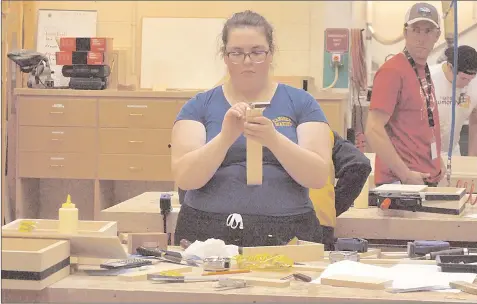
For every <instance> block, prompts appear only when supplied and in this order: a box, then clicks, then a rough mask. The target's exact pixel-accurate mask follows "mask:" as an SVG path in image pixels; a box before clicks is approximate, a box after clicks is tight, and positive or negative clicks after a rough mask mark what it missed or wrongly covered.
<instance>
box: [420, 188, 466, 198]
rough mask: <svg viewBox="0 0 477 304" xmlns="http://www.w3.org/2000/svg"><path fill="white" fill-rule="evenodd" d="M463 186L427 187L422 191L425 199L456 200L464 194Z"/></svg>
mask: <svg viewBox="0 0 477 304" xmlns="http://www.w3.org/2000/svg"><path fill="white" fill-rule="evenodd" d="M465 190H466V189H465V188H455V187H429V188H427V189H426V191H425V192H424V197H425V199H426V201H458V200H460V199H461V198H462V197H463V196H464V195H465V192H466V191H465Z"/></svg>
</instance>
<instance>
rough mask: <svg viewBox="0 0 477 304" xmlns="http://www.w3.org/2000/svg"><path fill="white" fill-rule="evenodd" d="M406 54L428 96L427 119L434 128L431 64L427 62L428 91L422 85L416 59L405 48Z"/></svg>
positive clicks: (422, 88)
mask: <svg viewBox="0 0 477 304" xmlns="http://www.w3.org/2000/svg"><path fill="white" fill-rule="evenodd" d="M404 54H405V55H406V57H407V60H408V61H409V63H410V64H411V66H412V68H413V69H414V72H416V77H417V80H418V81H419V86H420V87H421V91H422V93H423V94H424V96H426V107H427V119H428V121H429V127H431V129H432V128H434V116H433V113H432V109H431V96H432V80H431V72H430V71H429V66H428V65H427V63H426V67H425V72H426V82H427V92H426V91H425V90H424V87H423V86H422V81H421V78H419V73H418V72H417V67H416V62H415V61H414V59H412V57H411V55H409V52H408V51H407V50H406V49H404Z"/></svg>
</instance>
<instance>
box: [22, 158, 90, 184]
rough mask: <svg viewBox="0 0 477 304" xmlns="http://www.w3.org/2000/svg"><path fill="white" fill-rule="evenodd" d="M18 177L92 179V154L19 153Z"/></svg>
mask: <svg viewBox="0 0 477 304" xmlns="http://www.w3.org/2000/svg"><path fill="white" fill-rule="evenodd" d="M18 166H19V175H20V177H34V178H72V179H94V178H95V175H96V174H95V173H96V155H95V154H94V153H44V152H20V153H19V158H18Z"/></svg>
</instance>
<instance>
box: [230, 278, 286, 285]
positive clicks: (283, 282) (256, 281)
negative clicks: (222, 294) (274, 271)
mask: <svg viewBox="0 0 477 304" xmlns="http://www.w3.org/2000/svg"><path fill="white" fill-rule="evenodd" d="M233 279H234V280H244V281H245V282H246V283H247V285H249V286H264V287H279V288H284V287H289V286H290V280H279V279H266V278H257V277H249V276H233Z"/></svg>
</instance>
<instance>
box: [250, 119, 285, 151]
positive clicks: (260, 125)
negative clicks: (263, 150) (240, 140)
mask: <svg viewBox="0 0 477 304" xmlns="http://www.w3.org/2000/svg"><path fill="white" fill-rule="evenodd" d="M244 136H245V137H246V138H247V139H252V140H255V141H257V142H259V143H260V144H261V145H262V146H264V147H267V148H269V149H270V147H271V146H272V145H273V144H274V143H275V142H276V140H277V137H278V132H277V130H276V129H275V126H274V125H273V122H272V121H271V120H270V119H268V118H267V117H265V116H256V117H250V118H249V119H248V121H247V122H245V124H244Z"/></svg>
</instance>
